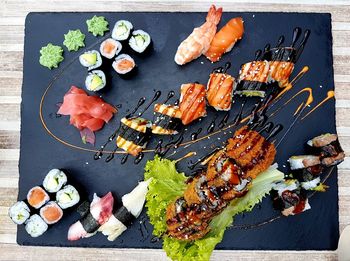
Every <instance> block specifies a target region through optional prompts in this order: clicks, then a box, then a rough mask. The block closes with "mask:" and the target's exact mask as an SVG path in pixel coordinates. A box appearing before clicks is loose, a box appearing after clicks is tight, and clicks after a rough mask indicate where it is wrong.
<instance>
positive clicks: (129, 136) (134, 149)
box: [116, 117, 152, 156]
mask: <svg viewBox="0 0 350 261" xmlns="http://www.w3.org/2000/svg"><path fill="white" fill-rule="evenodd" d="M120 122H121V127H120V129H119V131H118V136H117V141H116V143H117V146H118V148H121V149H123V150H125V151H126V152H128V153H129V154H131V155H133V156H137V155H138V154H139V153H140V152H141V151H142V149H144V148H146V145H147V143H148V141H149V139H150V138H151V134H152V131H151V127H152V123H151V122H150V121H149V120H146V119H143V118H139V117H132V118H122V119H121V120H120Z"/></svg>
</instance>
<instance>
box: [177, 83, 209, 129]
mask: <svg viewBox="0 0 350 261" xmlns="http://www.w3.org/2000/svg"><path fill="white" fill-rule="evenodd" d="M179 107H180V110H181V113H182V116H181V119H182V123H183V124H184V125H187V124H189V123H190V122H192V121H194V120H196V119H198V118H200V117H204V116H206V115H207V111H206V102H205V87H204V85H202V84H198V83H187V84H182V85H181V96H180V105H179Z"/></svg>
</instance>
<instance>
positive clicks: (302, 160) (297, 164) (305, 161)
mask: <svg viewBox="0 0 350 261" xmlns="http://www.w3.org/2000/svg"><path fill="white" fill-rule="evenodd" d="M320 163H321V162H320V157H319V156H314V155H301V156H292V157H290V158H289V164H290V168H291V169H292V170H295V169H303V168H307V167H311V166H315V165H318V164H320Z"/></svg>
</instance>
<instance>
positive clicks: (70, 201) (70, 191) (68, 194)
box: [56, 185, 80, 209]
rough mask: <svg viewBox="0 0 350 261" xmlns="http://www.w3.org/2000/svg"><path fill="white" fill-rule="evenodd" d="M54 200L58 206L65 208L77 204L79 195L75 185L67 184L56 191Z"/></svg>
mask: <svg viewBox="0 0 350 261" xmlns="http://www.w3.org/2000/svg"><path fill="white" fill-rule="evenodd" d="M56 201H57V204H58V205H59V206H60V208H62V209H67V208H70V207H73V206H74V205H76V204H78V202H79V201H80V195H79V192H78V191H77V190H76V188H75V187H73V186H72V185H67V186H64V188H63V189H61V190H60V191H58V192H57V194H56Z"/></svg>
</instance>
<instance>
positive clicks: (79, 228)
mask: <svg viewBox="0 0 350 261" xmlns="http://www.w3.org/2000/svg"><path fill="white" fill-rule="evenodd" d="M113 204H114V198H113V195H112V193H111V192H109V193H107V194H106V195H105V196H104V197H102V198H99V197H98V196H97V195H96V194H94V199H93V201H92V202H91V205H90V212H89V213H87V214H86V215H85V216H83V217H82V218H81V219H80V220H79V221H77V222H75V223H74V224H73V225H71V226H70V227H69V230H68V240H71V241H74V240H78V239H80V238H86V237H90V236H93V235H94V234H95V233H96V231H97V229H98V228H99V227H100V226H101V225H103V224H104V223H106V222H107V220H108V219H109V218H110V217H111V215H112V211H113Z"/></svg>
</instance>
